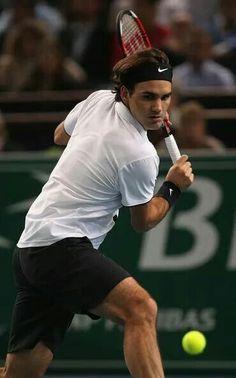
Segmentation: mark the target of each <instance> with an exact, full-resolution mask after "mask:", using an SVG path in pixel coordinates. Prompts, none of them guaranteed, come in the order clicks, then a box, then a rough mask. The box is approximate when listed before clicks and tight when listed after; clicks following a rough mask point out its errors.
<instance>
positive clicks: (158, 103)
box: [152, 98, 162, 113]
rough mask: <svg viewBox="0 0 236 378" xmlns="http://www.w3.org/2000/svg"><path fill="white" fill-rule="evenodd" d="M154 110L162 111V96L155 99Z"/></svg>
mask: <svg viewBox="0 0 236 378" xmlns="http://www.w3.org/2000/svg"><path fill="white" fill-rule="evenodd" d="M152 111H153V112H155V113H160V112H161V111H162V101H161V99H160V98H159V99H156V100H155V101H153V103H152Z"/></svg>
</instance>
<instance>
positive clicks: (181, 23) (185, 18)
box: [163, 11, 194, 66]
mask: <svg viewBox="0 0 236 378" xmlns="http://www.w3.org/2000/svg"><path fill="white" fill-rule="evenodd" d="M169 22H170V25H169V27H170V34H169V36H168V37H167V38H166V40H165V45H164V48H163V50H164V51H165V53H166V54H167V55H168V56H169V59H170V62H171V64H172V66H176V65H178V64H181V63H183V62H184V61H185V60H186V59H185V45H186V42H187V38H188V35H189V33H190V32H191V30H192V29H193V28H194V25H193V20H192V15H191V13H190V12H186V11H182V12H174V13H173V15H172V17H170V21H169Z"/></svg>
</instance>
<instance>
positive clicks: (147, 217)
mask: <svg viewBox="0 0 236 378" xmlns="http://www.w3.org/2000/svg"><path fill="white" fill-rule="evenodd" d="M193 179H194V175H193V172H192V167H191V163H190V162H189V161H188V156H187V155H182V156H181V157H180V158H179V159H178V160H177V162H176V163H175V164H174V165H173V166H172V167H171V168H170V170H169V172H168V174H167V175H166V178H165V181H168V182H170V183H173V184H174V185H175V187H176V188H177V190H178V189H179V190H180V192H182V191H183V190H185V189H186V188H188V187H189V186H190V185H191V184H192V182H193ZM169 209H170V205H169V202H168V201H167V200H166V199H165V197H162V196H158V195H156V196H154V197H153V198H152V199H151V200H150V201H149V202H147V203H145V204H141V205H137V206H132V207H130V215H131V224H132V226H133V228H134V229H135V230H136V231H138V232H144V231H148V230H151V229H152V228H153V227H155V226H156V225H157V224H158V223H159V222H160V221H161V220H162V219H163V218H164V217H165V216H166V214H167V213H168V211H169Z"/></svg>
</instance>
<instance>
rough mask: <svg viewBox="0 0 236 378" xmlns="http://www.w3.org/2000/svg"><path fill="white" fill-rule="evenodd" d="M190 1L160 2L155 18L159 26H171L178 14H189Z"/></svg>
mask: <svg viewBox="0 0 236 378" xmlns="http://www.w3.org/2000/svg"><path fill="white" fill-rule="evenodd" d="M189 1H190V0H160V1H159V7H158V12H157V14H156V18H157V20H158V22H159V23H160V24H161V25H167V26H169V27H170V26H171V23H172V20H173V18H175V17H176V15H178V14H182V13H188V12H189Z"/></svg>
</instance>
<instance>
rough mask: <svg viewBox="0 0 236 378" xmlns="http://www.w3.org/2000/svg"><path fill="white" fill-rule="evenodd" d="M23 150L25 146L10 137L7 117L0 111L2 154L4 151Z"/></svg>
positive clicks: (0, 150) (0, 147) (0, 144)
mask: <svg viewBox="0 0 236 378" xmlns="http://www.w3.org/2000/svg"><path fill="white" fill-rule="evenodd" d="M21 150H24V148H23V147H22V146H21V145H20V144H19V143H16V142H14V141H12V140H11V139H10V137H9V133H8V130H7V124H6V121H5V118H4V116H3V115H2V113H1V112H0V154H1V153H2V152H9V151H21Z"/></svg>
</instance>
